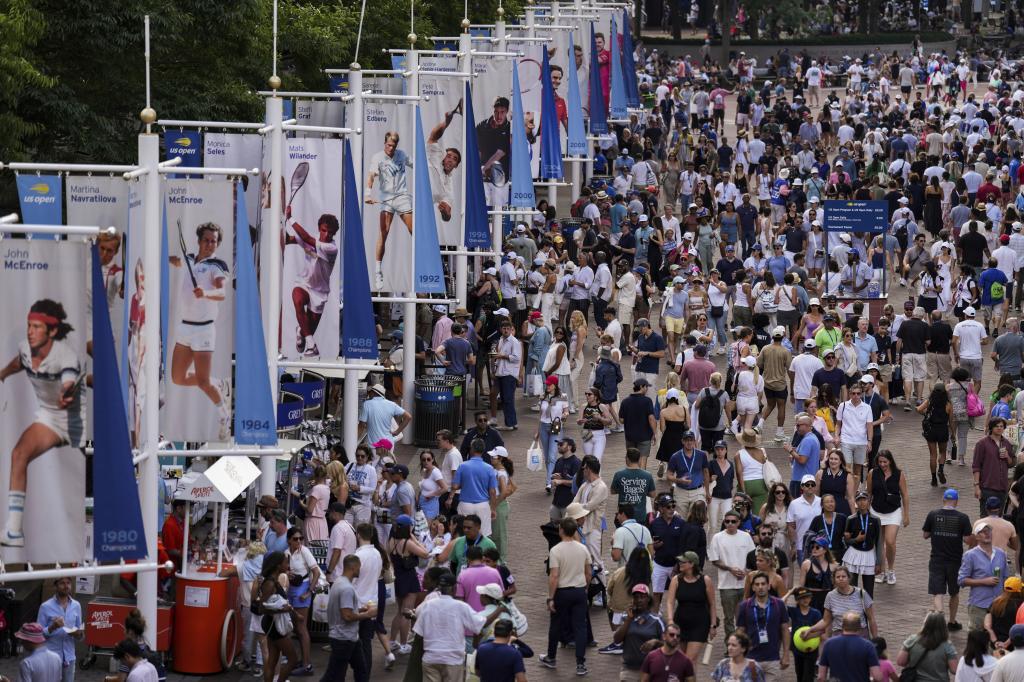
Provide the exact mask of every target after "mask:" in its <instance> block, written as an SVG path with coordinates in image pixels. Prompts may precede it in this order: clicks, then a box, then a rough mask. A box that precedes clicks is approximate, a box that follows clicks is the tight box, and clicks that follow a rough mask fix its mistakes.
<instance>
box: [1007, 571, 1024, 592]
mask: <svg viewBox="0 0 1024 682" xmlns="http://www.w3.org/2000/svg"><path fill="white" fill-rule="evenodd" d="M1003 589H1004V590H1005V591H1007V592H1017V593H1020V592H1024V582H1022V581H1021V579H1020V576H1016V575H1011V576H1010V577H1009V578H1007V579H1006V580H1004V581H1003Z"/></svg>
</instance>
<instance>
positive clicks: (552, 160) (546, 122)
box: [540, 50, 576, 180]
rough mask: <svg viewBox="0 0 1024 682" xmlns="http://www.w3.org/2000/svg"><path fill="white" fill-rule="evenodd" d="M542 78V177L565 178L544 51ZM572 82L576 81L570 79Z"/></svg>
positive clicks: (546, 53)
mask: <svg viewBox="0 0 1024 682" xmlns="http://www.w3.org/2000/svg"><path fill="white" fill-rule="evenodd" d="M543 52H544V61H543V62H542V63H541V70H540V78H541V92H540V176H541V177H542V178H548V179H550V180H561V179H562V178H564V177H565V173H564V172H563V171H562V141H561V140H560V139H559V137H560V135H559V130H558V125H559V120H558V110H557V109H556V108H555V87H554V86H553V85H552V84H551V62H550V61H548V51H547V50H544V51H543ZM569 80H570V81H574V80H576V79H575V78H570V79H569Z"/></svg>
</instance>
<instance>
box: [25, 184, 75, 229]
mask: <svg viewBox="0 0 1024 682" xmlns="http://www.w3.org/2000/svg"><path fill="white" fill-rule="evenodd" d="M16 180H17V185H18V203H19V204H20V205H21V222H23V223H25V224H26V225H61V224H62V223H63V222H64V201H63V196H62V195H63V192H62V190H63V186H62V185H61V178H60V176H59V175H18V176H17V178H16Z"/></svg>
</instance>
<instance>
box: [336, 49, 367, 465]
mask: <svg viewBox="0 0 1024 682" xmlns="http://www.w3.org/2000/svg"><path fill="white" fill-rule="evenodd" d="M348 91H349V93H351V94H352V96H353V97H352V101H351V102H350V105H349V106H350V111H351V112H352V117H351V118H350V119H349V120H348V122H347V123H348V127H350V128H352V127H355V128H359V127H362V125H363V71H362V67H360V65H359V63H358V62H352V64H350V65H349V72H348ZM348 140H349V149H350V150H351V153H352V167H353V168H355V171H356V178H357V181H356V193H357V196H356V197H354V199H353V198H349V197H345V201H353V200H354V201H356V202H358V203H359V205H360V206H362V205H363V202H362V197H361V196H359V193H360V192H362V189H363V183H362V180H361V178H362V177H363V136H362V135H350V136H349V138H348ZM361 210H362V209H360V211H361ZM342 315H343V316H344V311H342ZM342 360H343V361H344V362H349V360H348V359H347V358H342ZM352 362H356V361H354V360H353V361H352ZM341 425H342V438H343V441H344V445H345V454H346V455H348V457H349V461H351V462H354V461H356V460H355V456H356V455H355V452H356V446H357V445H358V444H359V374H358V372H356V371H353V370H351V369H346V370H345V383H344V387H343V388H342V406H341Z"/></svg>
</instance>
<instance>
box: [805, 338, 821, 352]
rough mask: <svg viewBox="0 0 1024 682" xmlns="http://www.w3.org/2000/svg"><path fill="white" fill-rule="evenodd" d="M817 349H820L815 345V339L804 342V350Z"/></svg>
mask: <svg viewBox="0 0 1024 682" xmlns="http://www.w3.org/2000/svg"><path fill="white" fill-rule="evenodd" d="M817 347H818V344H816V343H814V339H805V340H804V348H805V349H806V350H814V349H815V348H817Z"/></svg>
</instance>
